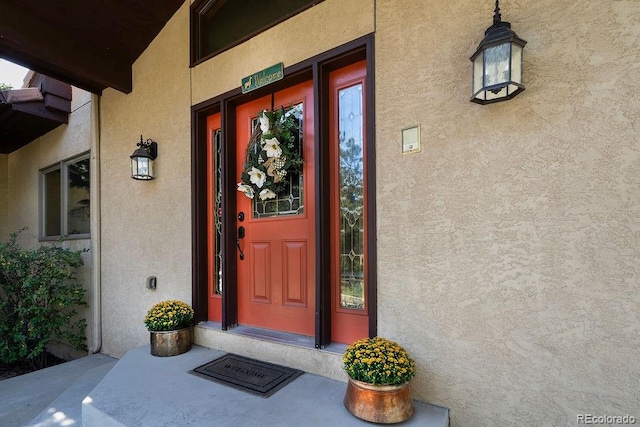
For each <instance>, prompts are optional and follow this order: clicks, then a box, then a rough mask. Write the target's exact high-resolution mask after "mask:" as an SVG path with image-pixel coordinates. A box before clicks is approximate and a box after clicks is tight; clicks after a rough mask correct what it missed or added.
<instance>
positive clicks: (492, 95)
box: [485, 86, 507, 101]
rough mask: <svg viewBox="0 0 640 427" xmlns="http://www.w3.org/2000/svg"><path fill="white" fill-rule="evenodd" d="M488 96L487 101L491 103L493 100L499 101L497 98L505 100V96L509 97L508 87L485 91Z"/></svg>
mask: <svg viewBox="0 0 640 427" xmlns="http://www.w3.org/2000/svg"><path fill="white" fill-rule="evenodd" d="M485 94H486V98H485V99H486V100H487V101H490V100H492V99H497V98H504V97H505V96H507V87H506V86H505V87H502V88H500V90H497V91H496V90H487V91H485Z"/></svg>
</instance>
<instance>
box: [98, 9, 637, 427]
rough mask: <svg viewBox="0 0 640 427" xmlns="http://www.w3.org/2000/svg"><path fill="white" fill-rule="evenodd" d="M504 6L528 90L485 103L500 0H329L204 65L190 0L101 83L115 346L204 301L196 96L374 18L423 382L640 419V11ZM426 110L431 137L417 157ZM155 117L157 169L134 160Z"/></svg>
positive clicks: (311, 50) (460, 393) (400, 282)
mask: <svg viewBox="0 0 640 427" xmlns="http://www.w3.org/2000/svg"><path fill="white" fill-rule="evenodd" d="M374 6H375V10H374ZM502 7H503V19H504V20H507V21H511V22H512V23H513V28H514V30H515V31H516V32H517V33H518V34H519V35H520V36H521V37H523V38H525V39H526V40H528V42H529V43H528V44H527V47H526V50H525V84H526V86H527V90H526V91H525V92H524V93H523V94H521V95H520V96H518V97H517V98H515V99H513V100H511V101H509V102H506V103H501V104H496V105H492V106H478V105H476V104H472V103H470V102H469V101H468V99H469V97H470V95H471V93H470V92H471V89H470V81H471V62H470V61H469V56H470V55H471V54H472V53H473V52H474V51H475V48H476V47H477V44H478V42H479V41H480V40H481V38H482V36H483V33H484V30H485V29H486V27H487V26H489V25H490V23H491V17H492V8H493V3H492V2H486V4H479V3H477V2H471V1H468V0H449V1H446V2H445V1H439V2H433V1H426V0H419V1H416V0H412V1H409V0H397V1H388V0H387V1H377V2H373V1H371V0H367V1H365V0H358V1H353V2H351V1H350V2H341V1H338V0H327V1H325V2H323V3H321V4H320V5H318V6H316V7H314V8H312V9H310V10H308V11H306V12H304V13H302V14H300V15H298V16H296V17H294V18H292V19H291V20H289V21H286V22H284V23H283V24H281V25H280V26H278V27H276V28H273V29H270V30H268V31H266V32H264V33H263V34H261V35H259V36H256V37H254V38H253V39H251V40H249V41H248V42H246V43H244V44H242V45H239V46H237V47H236V48H234V49H232V50H230V51H228V52H225V53H223V54H221V55H219V56H218V57H216V58H213V59H211V60H209V61H207V62H205V63H203V64H200V65H198V66H197V67H195V68H193V69H191V70H190V69H189V68H188V61H189V58H188V49H187V48H188V43H189V40H188V31H189V28H188V22H189V19H188V2H187V3H186V4H185V5H184V6H183V7H182V8H181V9H180V10H179V11H178V12H177V13H176V15H175V16H174V17H173V18H172V19H171V21H169V23H168V24H167V26H166V27H165V28H164V29H163V31H162V32H161V33H160V35H159V36H158V37H157V38H156V40H154V42H153V43H152V44H151V46H150V47H149V48H148V49H147V51H146V52H145V53H144V54H143V55H142V56H141V57H140V59H139V60H138V61H137V62H136V63H135V64H134V68H133V78H134V80H133V92H132V93H131V94H128V95H124V94H121V93H118V92H116V91H113V90H106V91H105V92H104V95H103V97H102V99H101V112H102V113H101V121H102V132H101V147H102V148H101V155H102V170H103V176H102V178H103V184H102V198H103V205H102V230H103V245H102V255H103V257H102V259H103V270H102V285H103V303H104V304H103V307H104V313H103V314H104V315H103V327H104V342H103V350H104V351H105V352H107V353H109V354H114V355H118V356H119V355H122V354H123V353H124V352H126V351H127V350H128V349H130V348H133V347H136V346H138V345H143V344H147V343H148V335H147V333H146V330H145V329H144V326H143V324H142V318H143V316H144V314H145V312H146V310H147V309H148V308H149V307H150V305H151V304H152V303H154V302H156V301H159V300H162V299H167V298H180V299H184V300H186V301H190V300H191V239H190V235H191V229H190V227H191V225H190V224H191V215H190V212H191V205H190V203H191V199H190V122H189V120H190V116H189V108H190V106H191V105H193V104H196V103H198V102H201V101H204V100H206V99H209V98H211V97H214V96H216V95H219V94H220V93H223V92H226V91H228V90H230V89H232V88H234V87H237V86H238V85H239V82H240V79H241V78H242V77H243V76H246V75H248V74H250V73H251V72H253V71H255V70H258V69H261V68H264V67H266V66H269V65H272V64H273V63H276V62H280V61H283V62H284V64H285V66H287V65H291V64H294V63H296V62H299V61H301V60H303V59H305V58H307V57H309V56H312V55H315V54H317V53H320V52H323V51H326V50H328V49H330V48H331V47H335V46H337V45H340V44H342V43H344V42H347V41H349V40H352V39H354V38H356V37H358V36H361V35H364V34H367V33H369V32H372V31H374V30H375V32H376V34H375V37H376V39H375V45H376V52H375V54H376V56H375V63H376V70H375V72H376V73H375V74H376V144H377V146H376V147H377V148H376V156H377V220H378V230H377V237H378V259H377V260H376V261H377V263H378V316H379V325H378V327H379V329H378V330H379V334H380V335H385V336H388V337H390V338H392V339H394V340H397V341H398V342H400V343H401V344H403V345H405V346H406V347H407V348H408V349H409V350H410V351H411V353H412V354H413V355H414V357H415V359H416V361H417V363H418V367H419V370H420V373H419V375H418V377H417V378H416V380H415V381H414V388H413V389H414V393H415V396H416V397H417V398H419V399H421V400H425V401H428V402H432V403H437V404H441V405H443V406H446V407H449V408H451V409H452V413H451V416H452V425H461V426H511V425H544V426H552V425H553V426H555V425H573V424H575V421H576V415H577V414H579V413H592V414H613V415H618V414H620V415H624V414H626V413H630V414H632V415H635V416H636V418H639V419H640V413H638V406H637V402H638V401H640V394H639V392H638V387H637V384H638V383H639V382H640V363H639V362H638V357H637V351H638V348H640V345H639V344H640V342H639V338H638V336H639V334H638V332H639V329H640V317H639V316H640V315H639V313H640V310H639V304H640V296H639V294H638V290H637V283H638V276H639V274H640V265H639V264H640V239H639V237H640V235H639V234H640V220H639V217H638V214H639V213H640V179H639V178H638V173H637V171H638V169H639V168H640V142H639V141H638V137H637V131H636V130H635V129H634V126H636V125H635V124H636V123H637V122H638V119H639V115H640V102H638V101H637V99H636V97H634V94H635V93H637V91H638V90H637V89H638V87H637V86H638V81H640V79H639V77H640V75H639V69H640V67H638V64H640V48H639V47H638V46H639V44H638V40H639V39H640V10H639V9H638V8H637V3H636V2H634V1H630V0H628V1H608V2H592V1H587V0H581V1H578V2H574V1H568V0H560V1H551V0H541V1H538V2H503V4H502ZM286 40H291V42H289V43H287V42H286ZM416 124H419V125H420V126H421V130H422V132H421V136H422V151H421V152H420V153H418V154H412V155H406V156H403V155H402V154H401V144H400V143H401V141H400V130H401V129H402V128H404V127H407V126H410V125H416ZM141 133H142V134H143V135H144V137H145V138H153V139H155V140H156V141H157V142H158V143H159V157H158V160H157V162H156V164H157V175H158V178H157V179H156V180H154V181H152V182H137V181H134V180H132V179H131V178H129V158H128V156H129V155H130V154H131V152H132V151H133V150H134V148H135V143H136V141H137V139H138V138H139V136H140V134H141ZM150 275H155V276H157V277H158V290H157V291H155V292H152V291H149V290H146V289H145V288H144V284H145V278H146V277H147V276H150ZM228 339H229V340H232V339H233V338H228ZM292 354H294V353H289V352H287V351H286V350H285V351H283V352H282V363H285V364H286V359H287V357H291V355H292ZM634 411H635V414H634Z"/></svg>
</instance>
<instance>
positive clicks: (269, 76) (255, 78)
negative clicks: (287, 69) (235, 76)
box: [241, 62, 284, 93]
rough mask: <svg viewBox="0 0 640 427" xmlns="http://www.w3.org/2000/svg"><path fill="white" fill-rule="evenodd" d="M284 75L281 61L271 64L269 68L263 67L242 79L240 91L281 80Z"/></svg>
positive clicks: (248, 90) (245, 91)
mask: <svg viewBox="0 0 640 427" xmlns="http://www.w3.org/2000/svg"><path fill="white" fill-rule="evenodd" d="M283 77H284V64H283V63H282V62H281V63H279V64H276V65H272V66H271V67H269V68H265V69H264V70H262V71H258V72H257V73H253V74H251V75H250V76H247V77H245V78H243V79H242V82H241V87H242V93H247V92H251V91H252V90H256V89H259V88H261V87H263V86H266V85H268V84H270V83H273V82H277V81H278V80H282V78H283Z"/></svg>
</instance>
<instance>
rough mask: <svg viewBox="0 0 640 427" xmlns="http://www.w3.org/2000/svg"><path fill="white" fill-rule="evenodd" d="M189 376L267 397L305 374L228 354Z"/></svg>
mask: <svg viewBox="0 0 640 427" xmlns="http://www.w3.org/2000/svg"><path fill="white" fill-rule="evenodd" d="M190 373H192V374H195V375H198V376H200V377H203V378H206V379H208V380H211V381H215V382H218V383H220V384H224V385H228V386H231V387H234V388H237V389H239V390H242V391H246V392H249V393H252V394H255V395H257V396H260V397H264V398H267V397H269V396H271V395H272V394H273V393H275V392H276V391H278V390H280V389H281V388H282V387H284V386H285V385H287V384H289V383H290V382H291V381H293V380H294V379H296V378H298V377H299V376H300V375H302V374H303V373H304V372H302V371H299V370H297V369H292V368H287V367H285V366H280V365H274V364H273V363H268V362H262V361H260V360H255V359H250V358H248V357H244V356H238V355H237V354H231V353H229V354H225V355H224V356H222V357H219V358H218V359H215V360H212V361H211V362H209V363H206V364H204V365H202V366H198V367H197V368H195V369H194V370H193V371H190Z"/></svg>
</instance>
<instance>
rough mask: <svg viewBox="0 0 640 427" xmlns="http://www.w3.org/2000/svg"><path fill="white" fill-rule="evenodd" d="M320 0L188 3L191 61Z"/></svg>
mask: <svg viewBox="0 0 640 427" xmlns="http://www.w3.org/2000/svg"><path fill="white" fill-rule="evenodd" d="M322 1H323V0H269V1H264V0H244V1H237V0H235V1H234V0H198V1H196V2H194V3H193V4H192V5H191V63H192V65H193V64H195V63H198V62H200V61H203V60H205V59H207V58H210V57H212V56H214V55H217V54H219V53H220V52H223V51H225V50H227V49H230V48H232V47H233V46H236V45H238V44H240V43H242V42H244V41H246V40H248V39H250V38H251V37H253V36H255V35H256V34H259V33H261V32H263V31H265V30H266V29H268V28H271V27H273V26H275V25H277V24H279V23H280V22H282V21H284V20H286V19H288V18H291V17H292V16H294V15H297V14H298V13H300V12H302V11H304V10H305V9H308V8H310V7H312V6H314V5H316V4H318V3H321V2H322Z"/></svg>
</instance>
